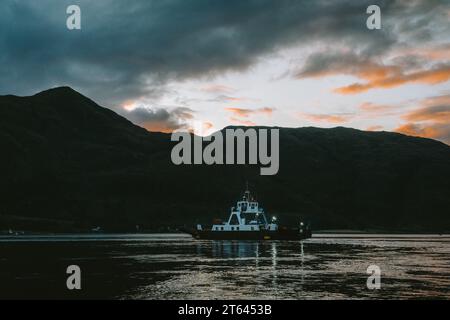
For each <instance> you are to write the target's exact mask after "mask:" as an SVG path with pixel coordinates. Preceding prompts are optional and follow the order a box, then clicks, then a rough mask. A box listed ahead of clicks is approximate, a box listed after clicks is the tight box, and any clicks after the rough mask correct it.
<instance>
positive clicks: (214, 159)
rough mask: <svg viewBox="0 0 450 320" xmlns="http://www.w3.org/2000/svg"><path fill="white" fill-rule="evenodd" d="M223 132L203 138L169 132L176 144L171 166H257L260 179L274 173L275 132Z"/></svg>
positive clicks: (276, 161)
mask: <svg viewBox="0 0 450 320" xmlns="http://www.w3.org/2000/svg"><path fill="white" fill-rule="evenodd" d="M223 131H224V132H225V134H223ZM223 131H217V132H215V133H214V134H212V135H209V136H206V137H201V136H198V135H195V134H193V133H191V132H187V131H181V132H180V131H175V132H173V133H172V137H171V140H172V141H177V142H178V144H176V145H175V146H174V147H173V149H172V153H171V159H172V162H173V163H174V164H176V165H181V164H185V165H190V164H206V165H214V164H216V165H223V164H227V165H232V164H241V165H242V164H252V165H256V164H260V165H261V166H262V168H261V169H260V173H261V175H275V174H277V173H278V170H279V166H280V156H279V152H280V143H279V141H280V132H279V129H254V128H249V129H246V130H245V131H244V130H243V129H241V128H238V129H225V130H223ZM269 135H270V141H269ZM269 149H270V152H269Z"/></svg>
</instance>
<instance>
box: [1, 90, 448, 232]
mask: <svg viewBox="0 0 450 320" xmlns="http://www.w3.org/2000/svg"><path fill="white" fill-rule="evenodd" d="M172 146H173V142H171V141H170V135H168V134H164V133H150V132H148V131H146V130H145V129H143V128H141V127H138V126H136V125H134V124H132V123H131V122H130V121H128V120H126V119H125V118H123V117H121V116H119V115H117V114H116V113H115V112H113V111H111V110H110V109H107V108H103V107H100V106H99V105H97V104H96V103H95V102H94V101H92V100H90V99H88V98H86V97H84V96H83V95H81V94H79V93H78V92H76V91H74V90H73V89H71V88H69V87H61V88H55V89H50V90H47V91H43V92H41V93H38V94H36V95H34V96H30V97H17V96H11V95H8V96H0V148H1V150H2V151H3V152H2V154H3V155H2V157H1V158H0V172H1V174H2V179H1V182H0V192H1V194H2V198H1V203H0V230H1V229H8V228H26V229H35V230H52V231H62V230H64V231H73V230H83V229H85V228H90V227H92V226H97V225H100V226H102V227H104V228H105V229H107V230H116V231H129V230H132V229H133V228H134V226H135V225H140V226H141V228H147V229H154V228H158V227H161V226H169V225H171V226H177V225H183V224H190V223H195V222H198V221H202V222H209V221H211V220H212V219H213V218H215V217H222V218H225V217H227V215H228V211H229V208H230V207H231V206H232V205H233V202H234V201H235V200H236V199H237V198H238V197H239V196H240V193H241V191H242V189H243V187H244V185H245V181H246V180H249V181H250V185H251V187H252V189H253V190H254V191H255V193H256V194H257V195H258V198H259V200H260V201H261V203H262V205H263V206H264V207H265V208H266V211H268V212H269V213H273V214H277V215H278V216H279V217H280V219H281V221H283V222H287V223H296V222H297V221H298V219H299V218H300V217H303V218H308V219H310V220H311V221H312V222H313V227H314V228H315V229H317V228H333V229H336V228H346V229H376V230H403V231H434V232H442V231H449V230H450V215H449V214H450V211H449V208H450V198H449V197H448V195H449V194H450V161H449V160H450V147H449V146H447V145H445V144H443V143H440V142H438V141H434V140H430V139H424V138H416V137H409V136H405V135H402V134H398V133H390V132H365V131H360V130H355V129H349V128H343V127H338V128H333V129H319V128H313V127H308V128H280V170H279V173H278V174H277V175H275V176H260V175H259V166H175V165H173V164H172V163H171V161H170V151H171V148H172Z"/></svg>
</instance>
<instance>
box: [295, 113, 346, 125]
mask: <svg viewBox="0 0 450 320" xmlns="http://www.w3.org/2000/svg"><path fill="white" fill-rule="evenodd" d="M299 115H300V117H302V118H305V119H308V120H310V121H313V122H328V123H336V124H339V123H344V122H347V121H348V120H350V118H351V117H352V115H348V114H311V113H300V114H299Z"/></svg>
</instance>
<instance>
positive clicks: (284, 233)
mask: <svg viewBox="0 0 450 320" xmlns="http://www.w3.org/2000/svg"><path fill="white" fill-rule="evenodd" d="M189 233H191V234H192V236H193V237H194V238H196V239H212V240H298V239H305V238H309V237H311V231H310V229H309V227H307V226H306V225H305V223H303V222H299V225H298V227H294V228H288V227H283V226H279V225H278V223H277V219H276V217H271V218H270V219H268V217H267V216H266V213H265V212H264V209H263V208H262V207H261V206H260V205H259V203H258V201H256V199H255V198H253V196H252V195H251V193H250V191H249V190H248V187H247V189H246V191H245V192H244V195H243V197H242V199H241V200H239V201H237V203H236V206H234V207H232V208H231V212H230V216H229V217H228V220H226V221H225V222H222V221H216V222H215V223H214V224H213V225H212V226H203V225H201V224H198V225H197V226H196V227H195V228H194V230H192V231H191V232H189Z"/></svg>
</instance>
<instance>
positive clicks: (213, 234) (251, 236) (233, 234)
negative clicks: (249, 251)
mask: <svg viewBox="0 0 450 320" xmlns="http://www.w3.org/2000/svg"><path fill="white" fill-rule="evenodd" d="M189 233H190V234H191V235H192V236H193V237H194V238H195V239H199V240H201V239H203V240H302V239H308V238H311V231H309V230H305V231H304V232H303V233H300V232H299V231H298V230H280V231H210V230H204V231H197V230H195V231H192V232H189Z"/></svg>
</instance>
